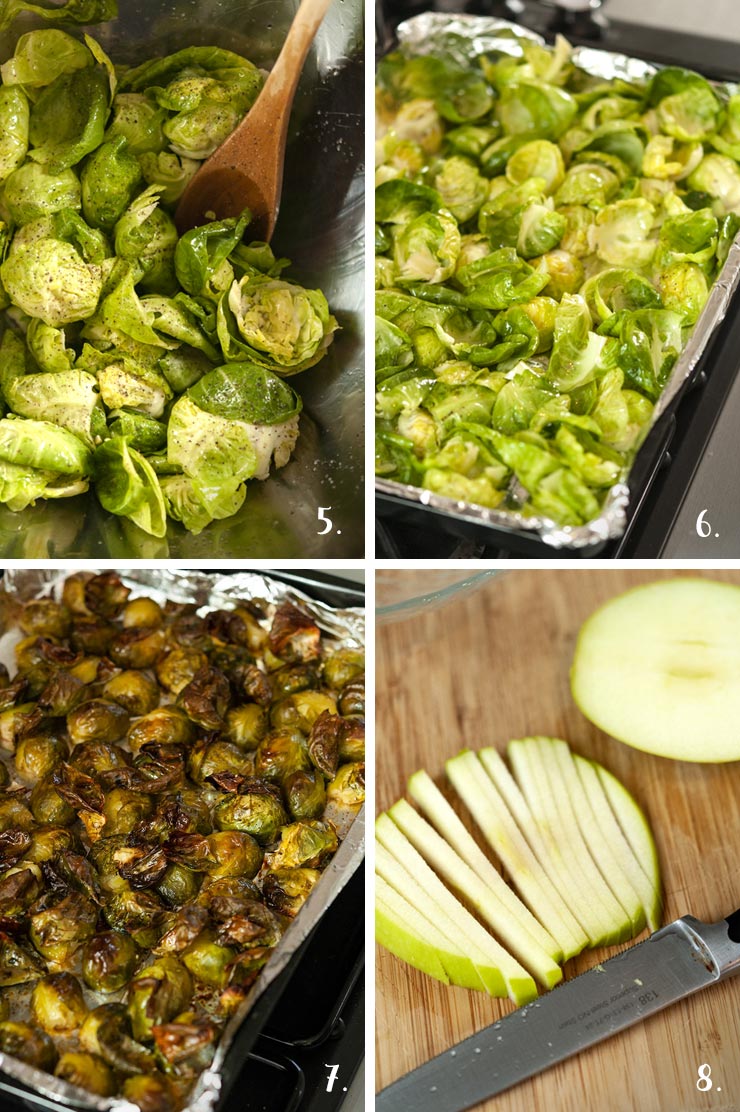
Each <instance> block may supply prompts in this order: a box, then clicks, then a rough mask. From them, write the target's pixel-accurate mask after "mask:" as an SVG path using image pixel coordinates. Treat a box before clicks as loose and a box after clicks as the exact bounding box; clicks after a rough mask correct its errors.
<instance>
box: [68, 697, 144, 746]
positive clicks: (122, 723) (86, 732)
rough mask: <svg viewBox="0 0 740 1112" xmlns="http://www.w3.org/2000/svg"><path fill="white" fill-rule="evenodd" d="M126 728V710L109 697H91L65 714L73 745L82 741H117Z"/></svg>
mask: <svg viewBox="0 0 740 1112" xmlns="http://www.w3.org/2000/svg"><path fill="white" fill-rule="evenodd" d="M128 728H129V716H128V712H127V711H126V710H125V709H124V708H123V707H122V706H120V705H119V704H118V703H113V702H111V701H110V700H109V699H91V700H90V701H89V702H87V703H82V704H81V705H80V706H78V707H76V708H75V709H74V710H73V711H71V712H70V714H68V715H67V730H68V732H69V736H70V739H71V741H72V743H73V744H74V745H79V744H80V743H81V742H83V741H119V740H120V738H122V737H125V736H126V731H127V730H128Z"/></svg>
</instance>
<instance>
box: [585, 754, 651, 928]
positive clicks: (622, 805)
mask: <svg viewBox="0 0 740 1112" xmlns="http://www.w3.org/2000/svg"><path fill="white" fill-rule="evenodd" d="M593 764H594V768H595V769H596V771H597V773H598V776H599V780H600V781H601V784H602V787H603V788H604V791H605V792H606V795H607V797H608V799H609V802H610V804H611V807H612V810H613V812H614V814H615V815H616V818H617V821H618V823H619V825H620V826H621V828H622V832H623V833H624V836H625V838H626V839H627V841H628V842H629V844H630V845H631V847H632V852H633V854H634V855H635V858H636V859H637V861H638V863H639V864H640V866H641V867H642V869H643V872H644V873H645V874H646V876H647V878H648V881H649V883H650V886H651V888H652V900H651V901H650V902H649V904H648V906H646V907H645V913H646V915H647V922H648V926H649V927H650V930H651V931H656V930H658V928H659V927H660V925H661V915H662V910H663V897H662V886H661V881H660V861H659V858H658V848H657V846H656V844H655V839H654V838H653V832H652V830H651V829H650V824H649V823H648V821H647V819H646V818H645V815H644V814H643V812H642V809H641V807H640V805H639V804H638V803H637V801H636V800H635V799H634V797H633V796H632V795H630V793H629V792H628V791H627V789H626V788H625V786H624V784H623V783H622V782H621V781H620V780H617V778H616V776H613V775H612V774H611V772H609V771H608V769H606V768H603V767H602V765H600V764H596V763H595V762H593Z"/></svg>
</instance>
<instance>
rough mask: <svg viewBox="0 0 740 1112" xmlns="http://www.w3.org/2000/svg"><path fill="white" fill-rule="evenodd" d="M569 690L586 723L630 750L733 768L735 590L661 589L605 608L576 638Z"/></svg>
mask: <svg viewBox="0 0 740 1112" xmlns="http://www.w3.org/2000/svg"><path fill="white" fill-rule="evenodd" d="M571 688H572V691H573V698H574V699H575V701H576V703H577V704H578V706H579V707H580V709H581V710H582V711H583V713H584V714H585V715H586V717H587V718H589V719H590V720H591V721H592V722H594V723H595V724H596V725H597V726H599V727H600V728H601V729H602V730H605V731H606V732H607V733H608V734H611V735H612V737H615V738H618V739H619V740H620V741H623V742H625V743H626V744H627V745H631V746H633V747H634V748H635V749H642V750H643V751H644V752H646V753H655V754H657V755H658V756H661V757H673V758H675V759H677V760H682V761H705V762H720V761H736V760H740V729H738V721H739V720H740V588H739V587H735V586H733V585H731V584H727V583H719V582H717V581H716V580H712V579H668V580H660V581H658V582H657V583H650V584H648V585H647V586H645V587H637V588H635V589H634V590H631V591H627V593H626V594H622V595H618V596H617V597H616V598H613V599H611V600H610V601H609V602H607V603H606V604H605V605H604V606H602V607H601V609H600V610H597V611H596V613H594V614H592V615H591V617H590V618H589V619H588V621H587V622H586V623H585V624H584V626H583V627H582V629H581V632H580V634H579V637H578V643H577V645H576V650H575V656H574V659H573V666H572V668H571Z"/></svg>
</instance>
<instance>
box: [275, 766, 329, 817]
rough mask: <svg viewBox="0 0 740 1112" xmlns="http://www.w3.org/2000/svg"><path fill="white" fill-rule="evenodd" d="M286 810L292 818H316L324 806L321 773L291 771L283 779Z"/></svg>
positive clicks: (324, 792) (324, 798) (324, 790)
mask: <svg viewBox="0 0 740 1112" xmlns="http://www.w3.org/2000/svg"><path fill="white" fill-rule="evenodd" d="M283 792H284V793H285V799H286V802H287V804H288V810H289V811H290V814H291V815H292V817H293V818H294V819H317V818H318V817H319V816H320V815H321V814H322V813H323V810H324V807H325V806H326V789H325V787H324V777H323V775H322V773H320V772H316V771H312V772H305V771H303V770H302V769H300V770H298V771H297V772H291V773H290V775H288V776H286V778H285V780H284V781H283Z"/></svg>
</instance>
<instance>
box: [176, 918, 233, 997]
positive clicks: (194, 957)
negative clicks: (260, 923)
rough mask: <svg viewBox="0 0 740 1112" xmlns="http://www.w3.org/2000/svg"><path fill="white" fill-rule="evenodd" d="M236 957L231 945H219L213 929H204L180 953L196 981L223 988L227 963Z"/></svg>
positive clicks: (226, 979) (226, 975)
mask: <svg viewBox="0 0 740 1112" xmlns="http://www.w3.org/2000/svg"><path fill="white" fill-rule="evenodd" d="M235 957H236V950H235V949H234V948H233V947H231V946H221V945H220V944H219V942H218V939H217V937H216V932H215V931H209V930H205V931H203V932H202V933H201V934H199V935H198V937H197V938H196V939H195V941H194V942H191V943H190V945H189V946H188V947H187V949H186V950H184V951H183V953H182V954H181V958H182V961H183V963H184V964H185V965H186V966H187V967H188V969H189V970H190V972H191V973H192V974H193V976H194V977H195V979H196V981H202V982H203V983H204V984H206V985H213V986H214V987H215V988H225V986H226V983H227V981H228V966H229V963H230V962H232V961H233V960H234V958H235Z"/></svg>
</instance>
